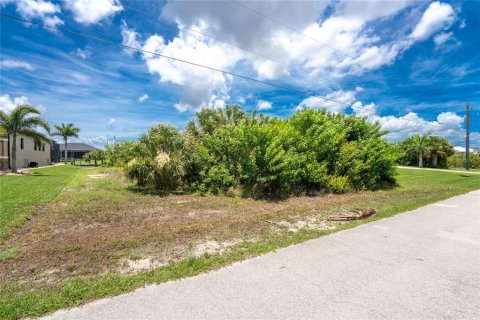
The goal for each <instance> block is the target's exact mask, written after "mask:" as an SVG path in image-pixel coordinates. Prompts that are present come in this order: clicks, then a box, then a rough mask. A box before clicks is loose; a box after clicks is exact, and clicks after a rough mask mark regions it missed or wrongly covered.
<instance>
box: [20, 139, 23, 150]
mask: <svg viewBox="0 0 480 320" xmlns="http://www.w3.org/2000/svg"><path fill="white" fill-rule="evenodd" d="M20 149H23V138H20Z"/></svg>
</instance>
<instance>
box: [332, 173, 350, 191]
mask: <svg viewBox="0 0 480 320" xmlns="http://www.w3.org/2000/svg"><path fill="white" fill-rule="evenodd" d="M327 189H328V190H329V191H331V192H334V193H346V192H348V191H350V190H352V188H351V186H350V181H349V179H348V177H345V176H328V177H327Z"/></svg>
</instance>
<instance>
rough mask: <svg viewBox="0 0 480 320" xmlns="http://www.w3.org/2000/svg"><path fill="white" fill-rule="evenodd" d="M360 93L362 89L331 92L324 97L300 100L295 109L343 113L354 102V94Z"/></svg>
mask: <svg viewBox="0 0 480 320" xmlns="http://www.w3.org/2000/svg"><path fill="white" fill-rule="evenodd" d="M361 91H363V89H362V88H361V87H357V88H356V89H355V90H350V91H343V90H338V91H333V92H330V93H328V94H327V95H326V96H325V97H320V96H311V97H308V98H306V99H304V100H302V101H301V102H300V103H299V104H298V105H297V107H296V109H297V110H300V109H326V110H327V111H330V112H333V113H340V112H344V111H345V110H346V109H347V108H348V107H349V106H350V105H351V104H352V103H353V102H354V101H355V94H356V93H358V92H361Z"/></svg>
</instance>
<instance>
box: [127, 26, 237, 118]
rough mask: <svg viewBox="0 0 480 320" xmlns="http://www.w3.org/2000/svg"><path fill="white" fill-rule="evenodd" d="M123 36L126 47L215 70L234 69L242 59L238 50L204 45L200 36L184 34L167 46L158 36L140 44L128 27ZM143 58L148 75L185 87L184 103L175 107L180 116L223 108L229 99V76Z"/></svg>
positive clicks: (220, 45)
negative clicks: (127, 45)
mask: <svg viewBox="0 0 480 320" xmlns="http://www.w3.org/2000/svg"><path fill="white" fill-rule="evenodd" d="M122 35H123V42H124V43H125V44H126V43H130V44H132V43H133V44H135V45H133V46H135V47H141V48H142V49H143V50H145V51H148V52H152V53H159V54H163V55H166V56H170V57H175V58H177V59H182V60H185V61H190V62H193V63H199V64H205V65H207V66H209V67H212V68H216V69H222V70H225V69H229V68H232V67H233V66H234V65H235V64H236V63H237V61H239V59H240V58H241V53H240V52H239V50H237V49H235V48H232V47H229V46H226V45H223V44H219V43H216V42H213V41H205V40H204V39H203V38H202V37H200V36H198V34H192V33H188V32H183V31H181V32H180V33H179V35H178V36H177V37H176V38H174V39H173V40H172V41H170V42H168V43H166V42H165V40H164V39H163V37H161V36H159V35H152V36H150V37H148V38H147V39H146V40H145V41H143V42H141V40H140V39H138V33H136V32H135V31H134V30H132V29H129V28H128V26H127V25H126V24H124V25H123V26H122ZM142 57H143V59H144V60H145V62H146V64H147V67H148V70H149V72H150V73H152V74H156V75H158V76H159V77H160V82H162V83H173V84H175V85H179V86H181V87H182V95H181V101H180V102H179V103H177V104H175V107H176V108H177V110H179V111H181V112H183V111H187V110H198V109H199V108H202V107H223V106H224V105H225V100H226V99H228V98H229V96H228V85H227V81H229V80H230V77H229V76H227V75H224V74H222V73H219V72H216V71H212V70H208V69H205V68H200V67H196V66H192V65H189V64H185V63H183V62H180V61H175V60H171V59H168V58H164V57H159V56H156V55H153V54H148V53H144V54H142Z"/></svg>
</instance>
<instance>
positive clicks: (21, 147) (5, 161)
mask: <svg viewBox="0 0 480 320" xmlns="http://www.w3.org/2000/svg"><path fill="white" fill-rule="evenodd" d="M16 142H17V161H16V162H17V163H16V164H17V169H21V168H28V167H30V166H31V165H38V166H47V165H49V164H51V163H52V160H51V159H52V158H51V148H52V144H53V142H52V141H42V142H40V143H37V142H35V140H34V139H33V138H31V137H27V136H24V135H22V134H19V135H17V141H16ZM12 144H13V137H12V136H11V135H10V136H9V137H7V136H6V135H4V136H0V170H8V169H10V168H11V165H12Z"/></svg>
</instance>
